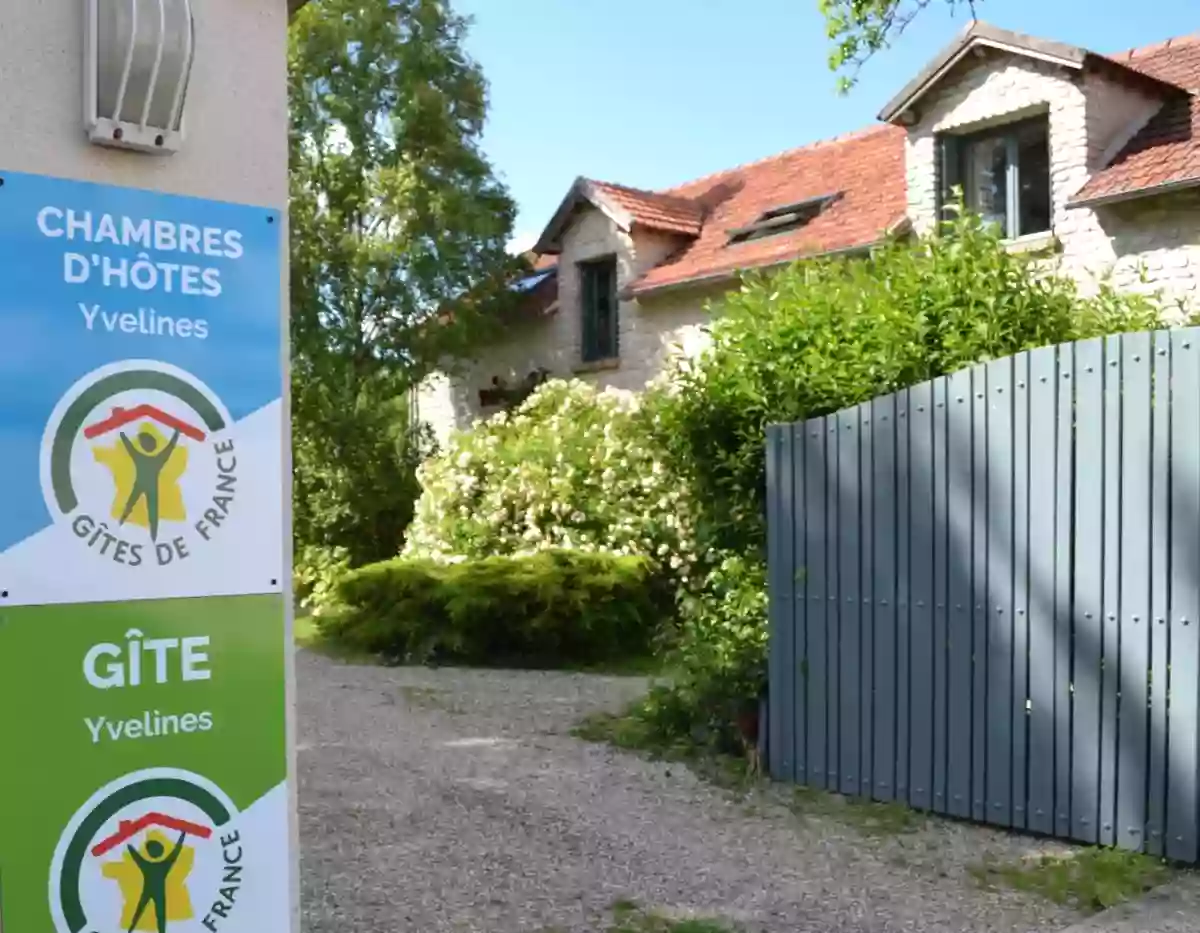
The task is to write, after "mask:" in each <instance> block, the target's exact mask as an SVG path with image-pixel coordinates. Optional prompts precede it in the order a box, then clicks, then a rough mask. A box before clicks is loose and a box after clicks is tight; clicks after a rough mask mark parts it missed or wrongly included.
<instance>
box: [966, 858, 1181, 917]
mask: <svg viewBox="0 0 1200 933" xmlns="http://www.w3.org/2000/svg"><path fill="white" fill-rule="evenodd" d="M968 871H969V872H970V874H971V876H972V877H973V878H974V879H975V880H976V881H977V882H978V883H979V884H981V885H983V886H984V887H997V886H1005V887H1010V888H1015V889H1016V890H1018V891H1027V892H1030V893H1032V894H1037V895H1040V896H1041V897H1045V898H1047V899H1048V900H1051V901H1053V902H1054V903H1056V904H1062V905H1064V906H1068V907H1073V908H1075V909H1076V910H1079V911H1082V912H1084V913H1097V912H1099V911H1101V910H1107V909H1108V908H1109V907H1114V906H1116V905H1117V904H1120V903H1123V902H1124V901H1127V900H1130V899H1132V898H1135V897H1140V896H1141V895H1142V894H1144V893H1145V892H1147V891H1149V890H1150V889H1151V888H1154V887H1157V886H1158V885H1160V884H1162V883H1163V882H1165V881H1166V880H1167V879H1168V878H1169V877H1170V875H1171V871H1170V869H1169V868H1168V867H1167V866H1166V864H1165V863H1164V862H1163V861H1162V860H1161V859H1156V858H1153V857H1151V856H1149V855H1143V854H1141V853H1140V852H1129V851H1127V850H1125V849H1115V848H1099V847H1093V848H1087V849H1079V850H1077V851H1075V852H1071V853H1068V854H1064V855H1043V856H1039V857H1037V858H1034V859H1027V860H1024V861H1021V862H1017V863H1011V864H1005V863H998V862H994V861H984V862H982V863H980V864H978V865H972V866H970V867H969V869H968Z"/></svg>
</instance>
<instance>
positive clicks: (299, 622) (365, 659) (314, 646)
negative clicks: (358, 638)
mask: <svg viewBox="0 0 1200 933" xmlns="http://www.w3.org/2000/svg"><path fill="white" fill-rule="evenodd" d="M292 639H293V641H294V642H295V643H296V647H297V648H303V649H304V650H305V651H311V652H313V653H314V654H321V655H324V656H325V657H327V658H333V659H334V660H335V661H343V662H345V663H347V664H378V663H379V659H378V658H376V657H375V656H374V655H370V654H367V653H366V652H363V651H355V650H354V649H353V648H348V647H347V646H346V645H344V644H341V643H340V642H338V641H336V640H335V639H332V638H329V637H328V636H326V635H325V634H323V633H322V632H321V629H320V628H318V626H317V620H316V619H315V618H314V617H313V616H311V615H300V614H299V613H298V612H297V613H296V616H295V618H294V619H293V622H292Z"/></svg>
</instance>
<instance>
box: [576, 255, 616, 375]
mask: <svg viewBox="0 0 1200 933" xmlns="http://www.w3.org/2000/svg"><path fill="white" fill-rule="evenodd" d="M579 288H580V297H581V311H582V314H583V340H582V342H581V350H582V356H583V362H585V363H595V362H597V361H599V360H610V359H615V358H616V356H617V352H618V348H617V260H616V257H613V256H608V257H605V258H604V259H595V260H591V261H589V262H581V263H580V264H579Z"/></svg>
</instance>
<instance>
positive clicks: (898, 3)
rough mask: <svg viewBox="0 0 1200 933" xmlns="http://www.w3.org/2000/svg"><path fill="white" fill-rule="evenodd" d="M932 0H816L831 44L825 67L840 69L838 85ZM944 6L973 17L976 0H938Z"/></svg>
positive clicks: (847, 83)
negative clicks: (968, 13)
mask: <svg viewBox="0 0 1200 933" xmlns="http://www.w3.org/2000/svg"><path fill="white" fill-rule="evenodd" d="M934 2H935V0H817V8H818V9H819V10H820V11H821V15H822V16H824V17H825V34H826V35H827V36H828V37H829V39H830V41H831V42H832V43H833V47H832V48H831V49H830V52H829V68H830V70H831V71H835V72H838V71H840V72H842V75H841V76H840V77H839V78H838V87H839V89H840V90H842V91H843V92H845V91H848V90H849V89H850V88H851V87H853V86H854V82H855V80H856V79H857V77H858V71H859V69H860V68H862V66H863V65H864V64H865V63H866V62H867V60H868V59H869V58H870V57H871V56H872V55H874V54H875V53H876V52H878V51H879V50H880V49H884V48H887V46H888V45H889V44H890V43H891V41H892V40H894V39H895V38H897V37H898V36H899V35H900V34H901V33H902V32H904V30H905V29H906V28H907V27H908V24H909V23H911V22H912V21H913V18H914V17H916V16H917V14H918V13H920V12H921V11H922V10H924V9H925V8H926V7H928V6H930V5H931V4H933V3H934ZM940 2H941V3H944V4H945V5H946V6H948V7H951V8H953V7H959V6H965V7H967V8H968V9H969V10H970V13H971V17H972V18H974V17H975V5H976V0H940Z"/></svg>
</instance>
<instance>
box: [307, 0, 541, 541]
mask: <svg viewBox="0 0 1200 933" xmlns="http://www.w3.org/2000/svg"><path fill="white" fill-rule="evenodd" d="M467 25H468V22H467V20H466V19H464V18H463V17H460V16H457V15H455V14H454V13H453V11H452V10H451V8H450V6H449V4H448V3H447V2H445V0H314V2H311V3H309V4H308V5H307V6H306V7H305V8H304V9H303V10H301V11H300V12H299V13H298V14H297V15H296V17H295V19H294V21H293V23H292V26H291V32H290V48H289V62H288V69H289V74H288V78H289V94H290V104H291V131H290V136H289V145H290V162H291V205H290V210H291V235H292V243H291V313H292V333H291V337H292V353H293V356H292V394H293V429H294V434H295V437H296V449H297V458H296V467H297V471H298V472H297V483H296V489H297V494H298V496H299V497H302V498H303V499H304V501H302V502H298V505H297V533H298V540H299V543H300V544H301V545H305V544H319V545H322V546H327V545H328V546H331V545H335V544H336V545H343V546H345V547H347V548H348V549H349V550H350V551H351V552H352V553H353V554H354V555H355V558H356V560H371V559H381V558H384V557H388V556H392V555H394V554H395V553H396V552H397V551H398V549H399V546H400V544H401V542H402V540H403V537H402V536H403V531H404V524H405V523H406V522H407V518H408V516H409V515H410V514H411V496H412V495H414V494H415V489H416V487H415V485H414V479H413V469H414V468H415V461H416V459H417V457H416V456H415V454H414V452H413V451H412V450H409V449H408V447H410V446H411V444H412V443H413V441H412V437H413V431H412V428H413V427H414V426H413V425H410V424H408V422H407V410H406V407H405V406H404V405H401V404H396V403H395V400H396V399H397V398H398V397H401V396H402V395H403V393H404V392H405V391H406V390H407V389H409V388H410V387H412V386H414V385H416V384H417V383H418V382H419V381H420V380H421V379H422V378H423V377H424V376H425V375H427V374H428V373H429V372H430V371H431V370H432V369H434V368H435V367H436V366H437V365H438V364H439V362H441V361H442V360H444V359H445V358H447V357H458V356H463V355H466V354H468V353H469V352H470V348H471V347H472V346H474V345H476V344H477V342H478V341H480V340H482V339H485V338H486V336H487V334H488V332H489V329H490V327H491V326H492V325H493V324H494V322H495V321H496V320H497V313H498V310H499V309H500V306H501V303H502V301H503V299H504V297H505V296H506V295H507V294H508V290H507V289H506V287H505V286H506V283H507V281H509V277H510V276H511V274H512V272H513V271H514V266H515V265H516V263H517V262H518V261H517V260H513V259H511V258H510V257H509V256H508V255H507V254H506V253H505V244H506V242H507V240H508V237H509V234H510V232H511V228H512V221H513V217H514V212H515V209H514V205H513V203H512V201H511V200H510V198H509V197H508V194H507V192H506V191H505V189H504V187H503V185H502V184H501V183H500V182H499V181H498V180H497V179H496V177H495V176H494V174H493V172H492V169H491V166H490V165H489V164H488V162H487V160H486V159H485V157H484V156H483V154H482V153H481V151H480V147H479V142H480V136H481V134H482V131H483V125H484V117H485V114H486V109H487V85H486V83H485V81H484V79H483V75H482V73H481V71H480V69H479V67H478V65H477V64H476V63H475V62H473V61H472V60H471V59H470V58H469V57H468V56H467V55H466V53H465V52H464V50H463V47H462V43H463V38H464V35H465V33H466V29H467ZM370 438H375V439H376V441H375V442H374V443H372V442H371V441H370ZM356 491H357V492H356ZM397 497H400V498H399V499H398V498H397ZM403 497H410V498H409V503H408V504H407V505H405V503H404V501H403Z"/></svg>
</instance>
